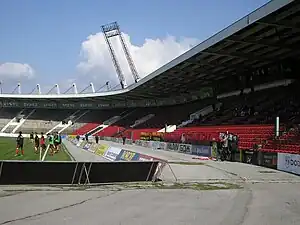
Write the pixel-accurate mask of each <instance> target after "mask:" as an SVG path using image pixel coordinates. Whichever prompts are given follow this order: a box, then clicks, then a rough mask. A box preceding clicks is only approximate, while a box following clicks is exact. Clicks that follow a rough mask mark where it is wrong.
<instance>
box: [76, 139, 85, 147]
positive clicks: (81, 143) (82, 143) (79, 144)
mask: <svg viewBox="0 0 300 225" xmlns="http://www.w3.org/2000/svg"><path fill="white" fill-rule="evenodd" d="M81 145H82V146H83V145H84V141H83V140H81V139H80V140H79V141H78V143H77V144H76V146H77V147H82V146H81Z"/></svg>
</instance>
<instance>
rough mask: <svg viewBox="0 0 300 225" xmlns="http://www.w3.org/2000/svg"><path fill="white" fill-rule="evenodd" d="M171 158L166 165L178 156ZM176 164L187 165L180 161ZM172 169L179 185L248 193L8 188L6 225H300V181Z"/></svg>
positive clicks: (2, 217)
mask: <svg viewBox="0 0 300 225" xmlns="http://www.w3.org/2000/svg"><path fill="white" fill-rule="evenodd" d="M150 151H151V152H152V150H149V154H150V153H151V152H150ZM155 154H156V155H159V154H160V153H159V152H156V153H155ZM163 154H164V156H165V157H166V155H167V154H170V153H163ZM171 158H172V159H174V158H176V159H177V158H179V159H180V156H179V155H178V154H177V155H176V156H174V157H171ZM182 160H184V161H188V160H189V159H188V156H183V157H182ZM170 166H171V168H172V170H173V172H174V173H175V175H176V178H177V181H178V182H187V183H191V182H198V183H210V182H228V183H237V184H239V185H241V186H243V188H242V189H228V190H192V189H184V188H183V189H164V188H162V189H159V188H154V189H153V188H149V187H148V188H147V185H144V186H143V185H140V186H139V185H136V187H135V188H132V187H130V185H128V184H123V185H122V184H117V185H107V186H91V187H89V188H88V189H84V188H83V187H82V186H81V187H78V189H77V188H76V187H59V186H48V187H47V186H43V187H38V186H2V187H0V225H2V224H10V225H12V224H15V225H19V224H20V225H21V224H22V225H38V224H42V225H47V224H50V225H51V224H55V225H57V224H72V225H82V224H87V225H94V224H95V225H96V224H97V225H98V224H105V225H116V224H118V225H150V224H157V225H160V224H162V225H174V224H176V225H177V224H178V225H181V224H182V225H199V224H201V225H253V224H259V225H268V224H270V225H282V224H284V225H292V224H293V225H296V224H300V213H299V212H300V192H299V190H300V177H299V176H295V175H292V174H288V173H284V172H280V171H275V170H271V169H267V168H261V167H257V166H253V165H247V164H240V163H230V162H213V161H205V162H204V165H180V164H170ZM162 179H163V182H165V183H168V184H169V183H172V182H175V178H174V176H173V174H172V171H171V170H170V168H168V167H166V168H165V170H164V171H163V174H162ZM148 186H149V185H148Z"/></svg>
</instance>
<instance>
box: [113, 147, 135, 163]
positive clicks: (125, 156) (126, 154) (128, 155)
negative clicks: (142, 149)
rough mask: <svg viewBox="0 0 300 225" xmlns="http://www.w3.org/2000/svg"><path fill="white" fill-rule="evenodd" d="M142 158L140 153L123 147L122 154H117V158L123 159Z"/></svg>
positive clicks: (133, 159)
mask: <svg viewBox="0 0 300 225" xmlns="http://www.w3.org/2000/svg"><path fill="white" fill-rule="evenodd" d="M139 158H140V154H139V153H136V152H132V151H128V150H124V149H122V150H121V152H120V154H119V155H118V156H117V158H116V160H117V161H118V160H122V161H138V160H139Z"/></svg>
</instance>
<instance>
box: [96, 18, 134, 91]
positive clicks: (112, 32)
mask: <svg viewBox="0 0 300 225" xmlns="http://www.w3.org/2000/svg"><path fill="white" fill-rule="evenodd" d="M101 28H102V32H103V34H104V38H105V41H106V44H107V46H108V49H109V52H110V56H111V58H112V61H113V64H114V66H115V69H116V72H117V74H118V78H119V81H120V84H121V87H122V88H123V89H124V88H126V87H127V84H126V80H125V77H124V74H123V72H122V70H121V67H120V64H119V62H118V60H117V57H116V54H115V52H114V49H113V47H112V44H111V42H110V41H109V39H110V38H112V37H115V36H119V39H120V42H121V45H122V48H123V51H124V53H125V57H126V60H127V63H128V64H129V68H130V70H131V73H132V76H133V79H134V81H135V82H138V81H139V79H140V77H139V75H138V73H137V70H136V67H135V65H134V62H133V60H132V57H131V55H130V52H129V49H128V47H127V45H126V43H125V41H124V38H123V35H122V33H121V31H120V27H119V25H118V23H117V22H113V23H109V24H106V25H103V26H101Z"/></svg>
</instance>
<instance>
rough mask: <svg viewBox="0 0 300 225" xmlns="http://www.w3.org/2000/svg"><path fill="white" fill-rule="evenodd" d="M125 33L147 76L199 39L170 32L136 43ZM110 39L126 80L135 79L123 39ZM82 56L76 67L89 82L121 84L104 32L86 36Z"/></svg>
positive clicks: (128, 43) (139, 71) (130, 47)
mask: <svg viewBox="0 0 300 225" xmlns="http://www.w3.org/2000/svg"><path fill="white" fill-rule="evenodd" d="M123 37H124V38H125V42H126V43H127V46H128V48H129V51H130V53H131V56H132V58H133V60H134V63H135V65H136V67H137V70H138V73H139V75H140V76H141V77H145V76H147V75H148V74H150V73H151V72H153V71H154V70H156V69H158V68H159V67H161V66H163V65H164V64H166V63H168V62H169V61H171V60H172V59H174V58H176V57H177V56H179V55H181V54H182V53H184V52H186V51H187V50H189V49H190V48H191V47H193V46H194V45H196V44H197V43H198V42H199V41H198V40H197V39H194V38H181V39H176V38H175V37H173V36H167V37H165V38H163V39H145V41H144V43H143V44H142V45H141V46H136V45H133V44H132V43H131V41H130V37H129V35H127V34H123ZM110 40H111V43H112V46H113V49H114V51H115V53H116V55H117V59H118V61H119V63H120V66H121V69H122V71H123V73H124V75H125V79H126V81H127V84H130V83H132V82H133V77H132V75H131V73H130V70H129V66H128V64H127V61H126V58H125V55H124V52H123V49H122V46H121V43H120V41H119V39H118V37H114V38H112V39H110ZM80 57H81V62H80V63H79V64H78V65H77V69H78V70H79V71H80V74H81V75H84V76H81V77H84V81H85V82H86V83H88V82H89V81H92V82H94V83H95V84H97V85H101V84H105V82H106V81H111V83H113V84H118V79H117V74H116V71H115V68H114V66H113V63H112V60H111V56H110V54H109V50H108V46H107V44H106V42H105V39H104V36H103V34H102V33H97V34H94V35H90V36H89V37H87V40H85V41H84V42H83V43H82V44H81V51H80ZM81 79H82V78H81ZM77 82H78V81H77Z"/></svg>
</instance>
